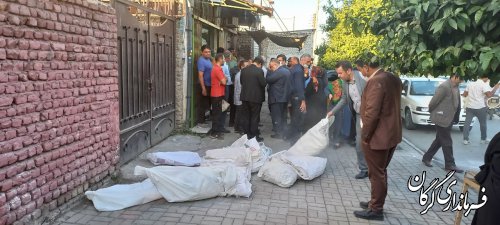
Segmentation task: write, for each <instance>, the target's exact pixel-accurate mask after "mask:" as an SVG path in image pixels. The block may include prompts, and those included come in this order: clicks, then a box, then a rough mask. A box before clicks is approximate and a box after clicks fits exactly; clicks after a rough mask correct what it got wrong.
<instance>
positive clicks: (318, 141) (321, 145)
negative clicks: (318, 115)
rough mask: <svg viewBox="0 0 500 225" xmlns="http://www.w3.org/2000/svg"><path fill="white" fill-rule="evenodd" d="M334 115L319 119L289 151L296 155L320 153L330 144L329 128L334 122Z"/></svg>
mask: <svg viewBox="0 0 500 225" xmlns="http://www.w3.org/2000/svg"><path fill="white" fill-rule="evenodd" d="M333 120H334V117H333V116H332V117H330V118H325V119H322V120H321V121H319V122H318V123H317V124H316V125H314V127H312V128H311V129H309V130H308V131H307V132H306V133H305V134H304V135H302V137H301V138H300V139H299V140H298V141H297V142H296V143H295V144H294V145H293V146H292V147H291V148H290V149H288V152H289V153H292V154H295V155H310V156H314V155H318V154H319V153H321V152H322V151H323V150H324V149H325V148H326V147H327V146H328V141H329V138H328V130H329V127H330V125H331V124H332V123H333Z"/></svg>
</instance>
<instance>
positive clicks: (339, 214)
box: [50, 110, 477, 225]
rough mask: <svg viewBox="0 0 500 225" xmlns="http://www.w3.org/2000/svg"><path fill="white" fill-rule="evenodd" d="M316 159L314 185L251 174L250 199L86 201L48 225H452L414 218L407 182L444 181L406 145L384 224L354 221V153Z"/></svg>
mask: <svg viewBox="0 0 500 225" xmlns="http://www.w3.org/2000/svg"><path fill="white" fill-rule="evenodd" d="M263 111H267V110H263ZM266 113H267V112H266ZM262 118H263V121H262V123H263V124H265V126H264V127H263V128H262V131H263V133H264V138H265V140H264V143H265V144H266V145H267V146H269V147H271V148H272V149H273V151H274V152H277V151H280V150H284V149H288V148H289V144H288V143H286V142H284V141H282V140H276V139H271V138H270V137H269V135H270V133H271V132H270V127H269V126H268V125H267V124H271V123H270V121H269V116H266V115H264V113H263V114H262ZM238 137H239V136H237V135H236V134H234V133H231V134H228V135H226V137H225V140H224V141H220V140H212V139H210V138H207V137H205V138H201V137H197V136H189V135H177V136H173V137H170V138H168V139H167V140H165V141H164V142H163V143H162V144H160V145H158V146H155V148H154V149H152V150H150V151H172V150H193V151H198V152H200V155H203V152H204V150H207V149H213V148H217V147H223V146H227V145H229V144H230V143H232V142H233V141H234V140H236V139H237V138H238ZM322 156H323V157H327V158H328V165H327V169H326V171H325V173H324V174H323V175H322V176H320V177H319V178H316V179H315V180H313V181H302V180H298V181H297V182H296V183H295V185H294V186H292V187H291V188H281V187H278V186H276V185H274V184H271V183H267V182H265V181H262V180H261V179H260V178H258V177H257V176H256V174H254V175H253V176H252V181H251V183H252V185H253V187H252V189H253V194H252V196H251V197H250V198H234V197H229V198H227V197H219V198H213V199H207V200H202V201H195V202H184V203H168V202H167V201H165V200H164V199H161V200H157V201H154V202H151V203H148V204H144V205H140V206H135V207H131V208H128V209H125V210H120V211H115V212H98V211H96V210H95V208H94V207H93V205H92V202H90V201H88V200H85V201H84V202H82V203H81V204H80V205H78V206H77V207H74V208H72V209H70V210H67V211H66V212H65V213H63V214H62V215H61V216H60V217H59V218H58V219H57V220H56V221H53V222H52V223H50V224H57V225H63V224H67V225H76V224H92V225H114V224H116V225H118V224H144V225H149V224H154V225H157V224H158V225H159V224H179V225H180V224H351V225H354V224H453V222H454V216H455V213H454V212H451V211H447V212H442V211H441V210H442V209H443V208H444V206H441V205H438V204H435V205H434V207H433V208H431V210H429V212H428V213H427V214H425V215H420V212H421V211H422V210H423V209H424V206H420V205H419V193H418V192H415V193H414V192H410V191H409V190H408V187H407V182H408V179H409V178H410V176H414V175H421V174H422V171H423V170H426V171H427V179H426V180H427V181H426V182H425V185H426V186H427V185H428V184H429V183H430V181H431V180H432V179H434V178H439V179H444V178H445V177H446V172H445V171H443V170H442V169H441V168H439V167H437V166H435V167H433V168H427V167H425V166H424V165H422V163H421V162H420V158H421V157H422V156H421V154H420V153H418V152H417V151H415V150H414V149H412V148H411V147H410V146H409V145H407V144H405V143H401V144H400V146H399V147H398V150H396V152H395V154H394V158H393V160H392V162H391V164H390V166H389V168H388V173H389V179H388V183H389V193H388V196H387V199H386V204H385V209H384V213H385V220H384V221H378V222H374V221H366V220H361V219H358V218H356V217H354V215H353V211H354V210H359V209H360V208H359V202H360V201H367V200H368V199H369V196H370V183H369V180H368V179H363V180H356V179H354V175H355V174H356V173H357V172H358V171H357V165H356V155H355V150H354V149H353V148H352V147H350V146H343V147H341V148H339V149H336V150H334V149H331V148H330V149H327V150H325V151H324V152H323V153H322ZM135 165H144V166H152V164H149V163H148V162H146V161H145V160H144V159H142V158H141V157H139V158H138V159H137V160H134V161H133V162H132V163H130V164H128V165H126V166H124V167H123V168H122V176H123V178H124V179H125V180H123V182H131V181H134V180H137V178H135V177H133V176H131V175H130V172H131V171H132V169H133V167H134V166H135ZM459 176H463V175H459ZM445 187H446V186H445ZM461 187H462V184H461V183H460V181H459V183H458V184H457V185H456V186H452V191H454V192H460V190H461ZM443 197H446V196H443ZM470 201H471V202H472V203H476V202H477V195H476V194H472V196H471V197H470ZM472 217H473V213H471V214H470V215H469V216H468V217H464V218H463V220H462V224H470V222H471V220H472Z"/></svg>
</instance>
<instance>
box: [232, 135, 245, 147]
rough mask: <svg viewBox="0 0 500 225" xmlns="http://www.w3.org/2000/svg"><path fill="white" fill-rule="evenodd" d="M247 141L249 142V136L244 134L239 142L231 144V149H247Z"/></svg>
mask: <svg viewBox="0 0 500 225" xmlns="http://www.w3.org/2000/svg"><path fill="white" fill-rule="evenodd" d="M247 141H248V138H247V135H246V134H244V135H242V136H241V137H240V138H238V140H236V141H235V142H233V144H231V147H245V144H246V143H247Z"/></svg>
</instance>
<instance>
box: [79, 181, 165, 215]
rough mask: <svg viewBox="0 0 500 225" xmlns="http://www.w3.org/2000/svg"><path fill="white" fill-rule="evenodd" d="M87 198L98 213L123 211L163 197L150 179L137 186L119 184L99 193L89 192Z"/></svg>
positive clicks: (136, 184) (98, 191)
mask: <svg viewBox="0 0 500 225" xmlns="http://www.w3.org/2000/svg"><path fill="white" fill-rule="evenodd" d="M85 196H87V198H88V199H89V200H91V201H92V203H93V204H94V207H95V208H96V209H97V210H98V211H115V210H121V209H125V208H128V207H131V206H135V205H141V204H144V203H148V202H151V201H154V200H157V199H160V198H161V197H162V195H161V194H160V192H159V191H158V190H157V189H156V187H155V186H154V184H153V182H152V181H151V180H150V179H146V180H144V181H143V182H140V183H135V184H117V185H113V186H111V187H107V188H102V189H99V190H97V191H87V192H85Z"/></svg>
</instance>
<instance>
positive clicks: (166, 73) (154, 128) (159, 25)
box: [113, 0, 175, 164]
mask: <svg viewBox="0 0 500 225" xmlns="http://www.w3.org/2000/svg"><path fill="white" fill-rule="evenodd" d="M113 5H114V8H115V9H116V14H117V15H118V55H119V59H118V64H119V81H120V164H123V163H125V162H127V161H130V160H131V159H133V158H135V157H136V156H137V155H139V154H140V153H142V152H143V151H144V150H146V149H148V148H150V147H151V146H153V145H155V144H157V143H159V142H160V141H162V140H163V139H165V138H166V137H167V136H168V135H169V134H170V132H172V130H173V129H174V127H175V124H174V122H175V117H174V116H175V19H173V18H170V17H168V16H167V15H165V14H162V13H161V12H158V11H155V10H152V9H149V8H147V7H144V6H142V5H139V4H136V3H133V2H129V1H126V0H115V1H114V2H113Z"/></svg>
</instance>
